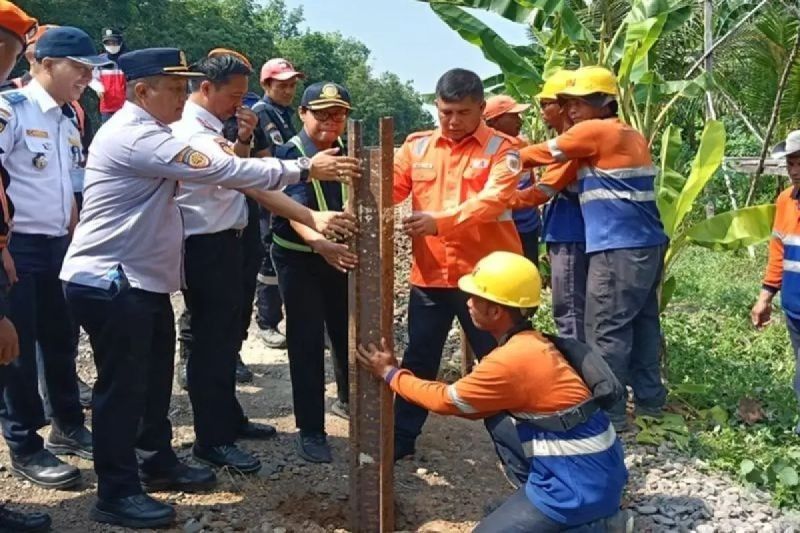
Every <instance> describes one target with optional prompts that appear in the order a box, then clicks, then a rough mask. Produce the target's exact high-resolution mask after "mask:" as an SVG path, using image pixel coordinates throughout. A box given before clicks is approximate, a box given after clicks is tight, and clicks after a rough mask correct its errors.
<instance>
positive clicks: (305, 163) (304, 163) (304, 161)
mask: <svg viewBox="0 0 800 533" xmlns="http://www.w3.org/2000/svg"><path fill="white" fill-rule="evenodd" d="M297 164H298V165H300V168H302V169H304V170H308V169H310V168H311V160H310V159H309V158H307V157H301V158H299V159H298V160H297Z"/></svg>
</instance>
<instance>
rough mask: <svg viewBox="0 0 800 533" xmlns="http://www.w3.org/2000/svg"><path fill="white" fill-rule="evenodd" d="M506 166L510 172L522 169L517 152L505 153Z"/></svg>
mask: <svg viewBox="0 0 800 533" xmlns="http://www.w3.org/2000/svg"><path fill="white" fill-rule="evenodd" d="M506 166H507V167H508V169H509V170H510V171H511V172H514V173H517V172H519V171H520V170H522V163H521V162H520V160H519V152H509V153H508V155H506Z"/></svg>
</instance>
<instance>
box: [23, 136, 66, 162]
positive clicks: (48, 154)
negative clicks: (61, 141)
mask: <svg viewBox="0 0 800 533" xmlns="http://www.w3.org/2000/svg"><path fill="white" fill-rule="evenodd" d="M23 142H24V143H25V148H26V149H27V150H28V152H30V158H31V166H32V167H33V168H34V169H36V170H44V169H45V168H47V166H48V165H51V164H55V165H57V164H58V161H57V159H58V155H57V154H56V151H55V149H56V143H55V141H54V140H53V139H50V138H49V137H37V136H34V135H25V136H24V137H23Z"/></svg>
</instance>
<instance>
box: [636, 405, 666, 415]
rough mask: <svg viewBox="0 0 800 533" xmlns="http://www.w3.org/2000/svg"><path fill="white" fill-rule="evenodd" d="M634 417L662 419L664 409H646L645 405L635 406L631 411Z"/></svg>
mask: <svg viewBox="0 0 800 533" xmlns="http://www.w3.org/2000/svg"><path fill="white" fill-rule="evenodd" d="M633 415H634V416H635V417H637V418H638V417H640V416H649V417H651V418H662V417H663V416H664V409H662V408H661V407H648V406H646V405H637V406H636V407H635V408H634V410H633Z"/></svg>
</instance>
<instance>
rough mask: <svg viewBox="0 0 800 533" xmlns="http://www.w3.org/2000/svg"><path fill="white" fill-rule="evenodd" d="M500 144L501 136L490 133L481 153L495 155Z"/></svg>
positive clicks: (501, 142) (501, 143) (501, 141)
mask: <svg viewBox="0 0 800 533" xmlns="http://www.w3.org/2000/svg"><path fill="white" fill-rule="evenodd" d="M502 145H503V138H502V137H500V136H499V135H492V138H491V139H489V142H487V143H486V150H484V151H483V153H484V154H486V155H489V156H491V155H495V154H496V153H497V152H498V151H499V150H500V147H501V146H502Z"/></svg>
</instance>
